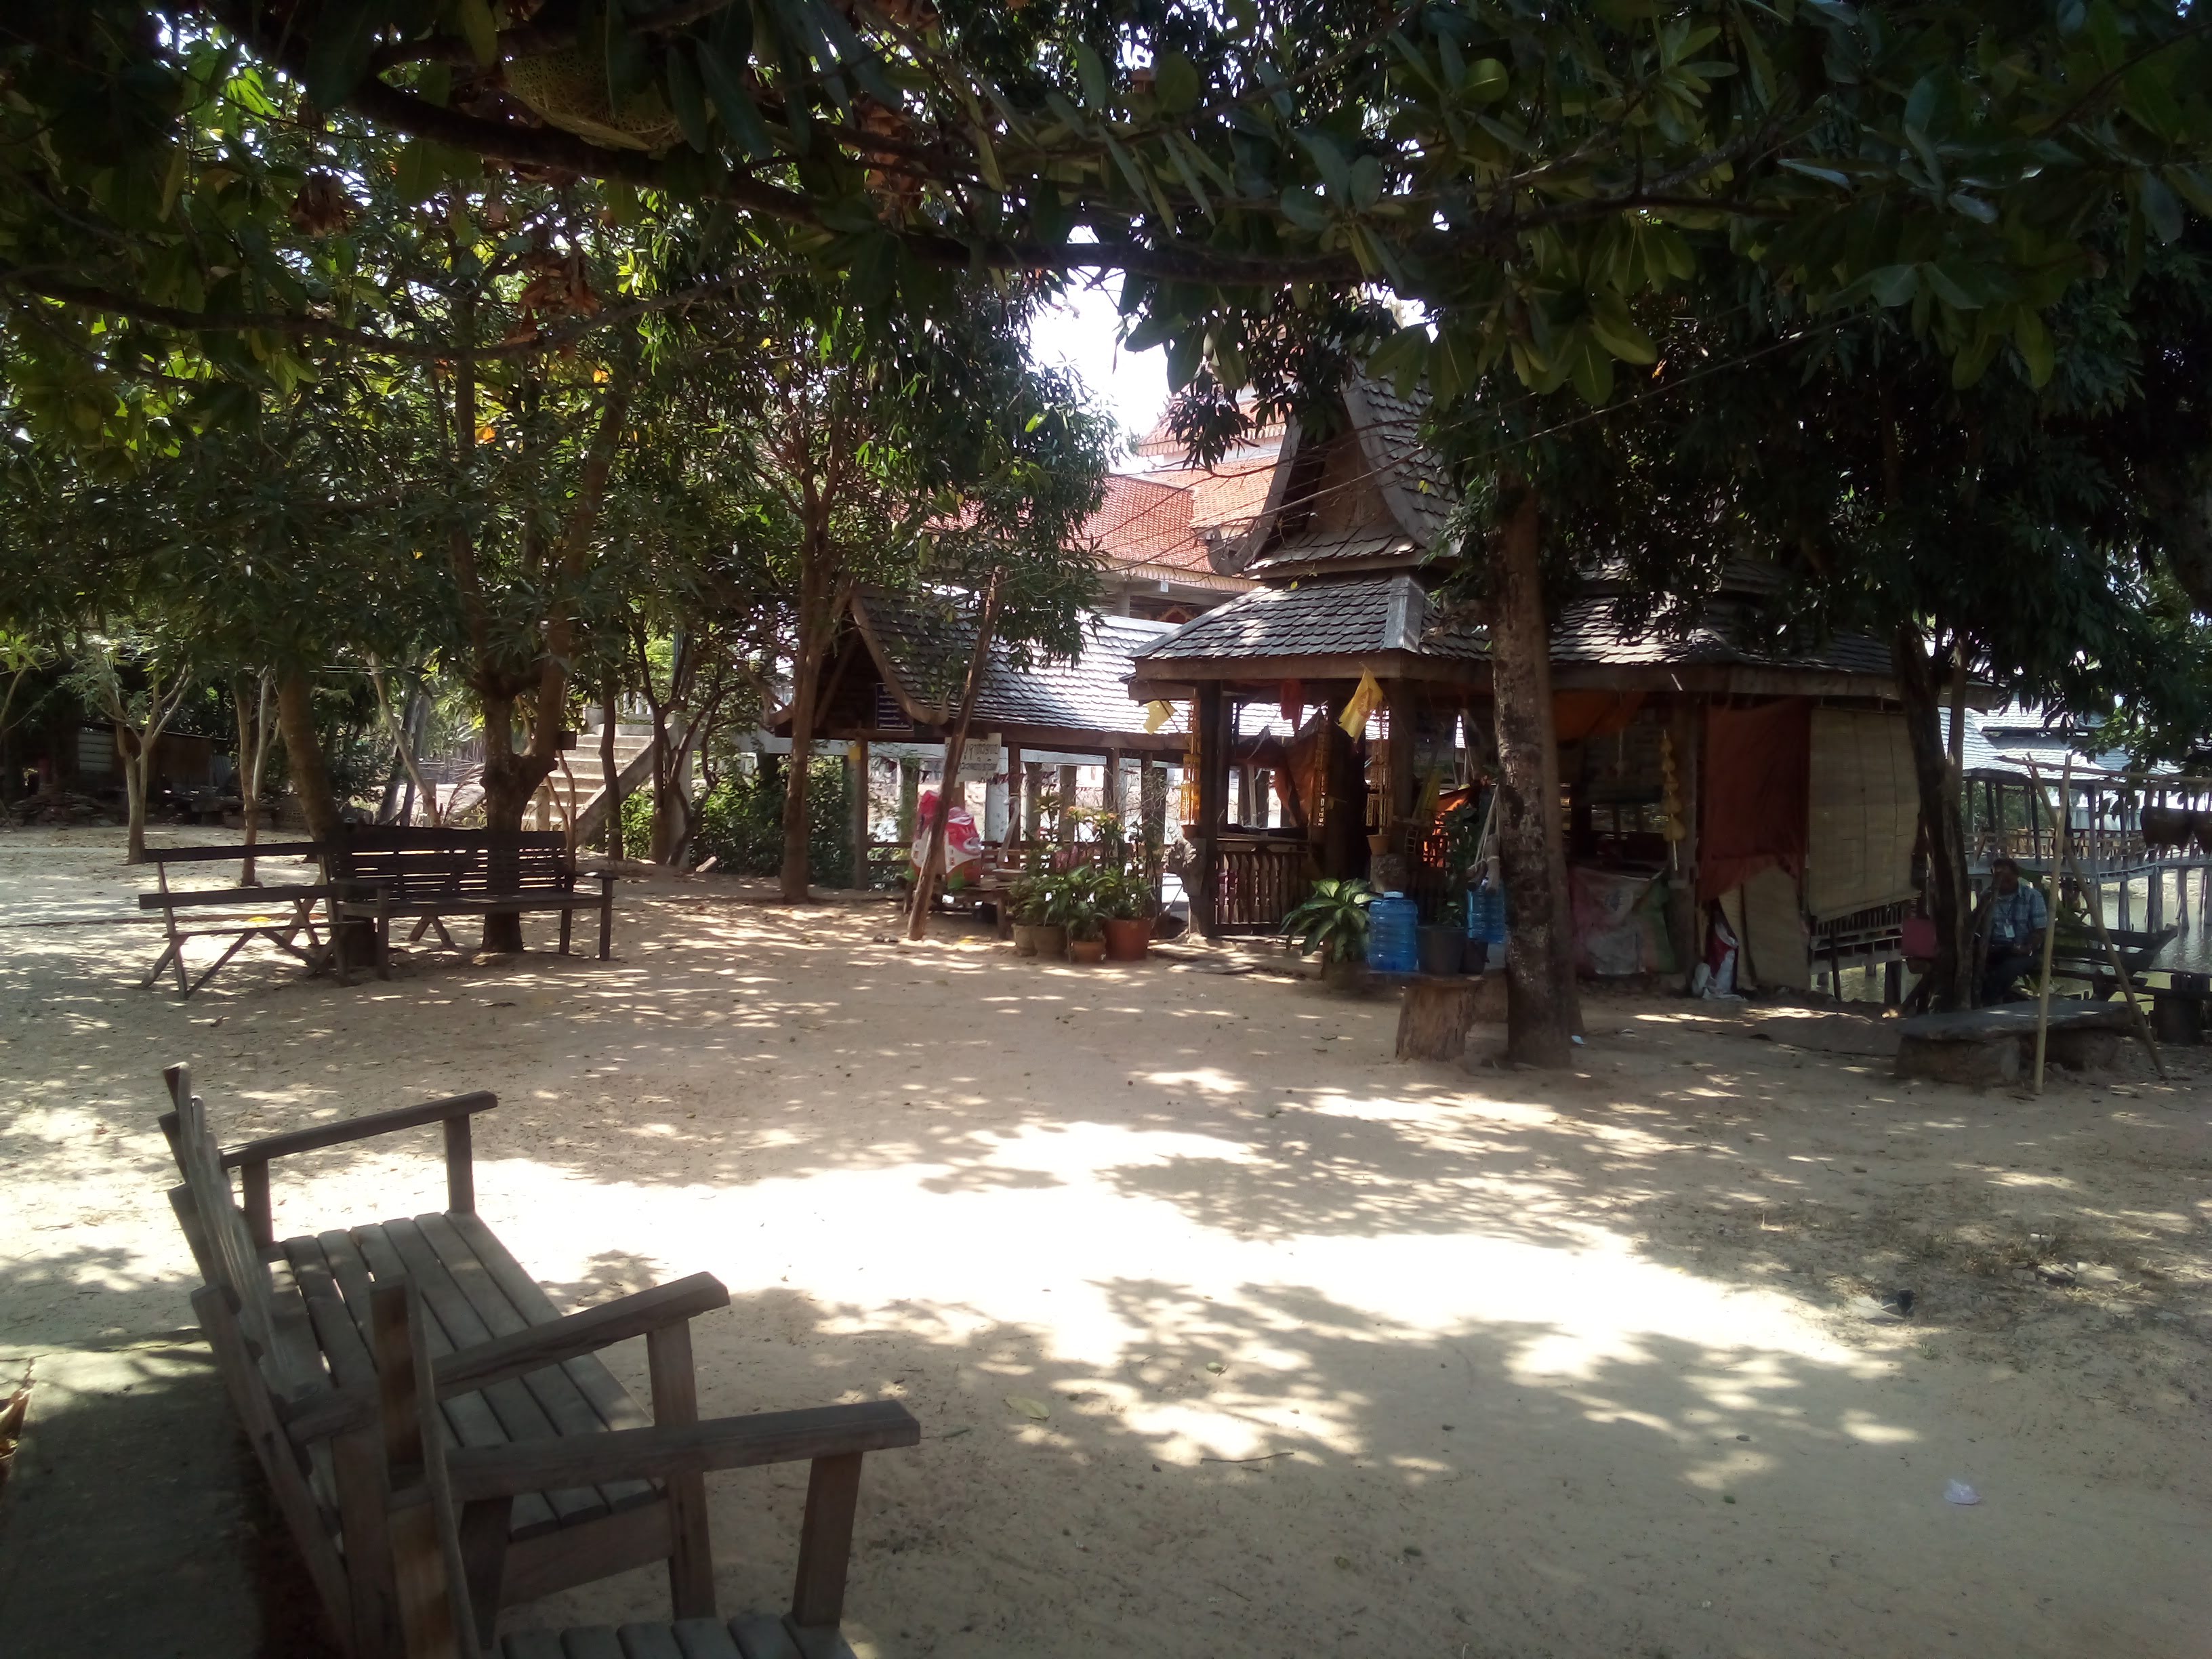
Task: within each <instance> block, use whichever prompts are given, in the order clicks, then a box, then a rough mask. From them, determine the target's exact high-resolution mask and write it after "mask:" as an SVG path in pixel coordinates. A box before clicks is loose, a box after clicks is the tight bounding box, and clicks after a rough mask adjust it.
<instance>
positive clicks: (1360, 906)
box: [1283, 877, 1375, 963]
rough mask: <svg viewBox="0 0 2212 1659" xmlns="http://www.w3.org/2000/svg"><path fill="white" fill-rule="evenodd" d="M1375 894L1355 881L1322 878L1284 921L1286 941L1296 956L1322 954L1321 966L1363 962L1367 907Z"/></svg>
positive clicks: (1364, 884)
mask: <svg viewBox="0 0 2212 1659" xmlns="http://www.w3.org/2000/svg"><path fill="white" fill-rule="evenodd" d="M1374 901H1375V890H1374V889H1373V888H1372V887H1370V886H1369V885H1368V884H1367V883H1365V882H1364V881H1362V880H1359V879H1358V878H1337V877H1324V878H1322V879H1321V880H1319V881H1317V882H1316V883H1315V884H1314V890H1313V891H1312V892H1311V893H1310V894H1308V895H1307V896H1306V898H1305V899H1304V902H1302V903H1300V904H1299V905H1298V906H1297V908H1295V909H1293V910H1292V911H1291V913H1290V914H1289V915H1286V916H1285V917H1284V918H1283V933H1284V934H1285V937H1287V938H1289V939H1295V940H1296V941H1297V947H1298V953H1299V954H1300V955H1301V956H1310V955H1312V954H1313V953H1314V952H1315V951H1320V952H1321V959H1322V962H1323V963H1345V962H1363V961H1364V960H1365V959H1366V957H1367V923H1368V915H1367V907H1368V906H1369V905H1370V904H1371V903H1373V902H1374Z"/></svg>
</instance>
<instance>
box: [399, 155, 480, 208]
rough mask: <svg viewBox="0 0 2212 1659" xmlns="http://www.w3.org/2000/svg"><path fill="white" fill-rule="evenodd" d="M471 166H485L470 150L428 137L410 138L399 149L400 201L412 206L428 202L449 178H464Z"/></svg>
mask: <svg viewBox="0 0 2212 1659" xmlns="http://www.w3.org/2000/svg"><path fill="white" fill-rule="evenodd" d="M471 165H474V166H476V167H478V168H481V167H482V165H483V164H482V163H481V162H480V161H477V158H476V157H475V156H474V155H471V154H469V153H468V152H467V151H465V150H457V149H452V148H450V147H448V146H447V145H445V144H441V143H435V142H434V141H433V140H431V139H428V138H410V139H409V140H408V141H407V143H404V144H403V145H401V146H400V149H399V155H398V161H397V173H398V179H397V180H396V182H397V185H398V191H399V199H400V200H401V201H403V202H404V203H406V204H408V205H409V206H410V207H412V206H413V205H414V204H416V203H417V202H427V201H428V200H429V199H430V197H433V196H435V195H436V194H437V193H438V188H439V186H440V185H443V184H444V183H445V182H446V180H447V179H453V178H458V177H459V176H461V175H462V174H463V173H465V172H466V171H467V170H468V168H469V167H470V166H471Z"/></svg>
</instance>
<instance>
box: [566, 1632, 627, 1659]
mask: <svg viewBox="0 0 2212 1659" xmlns="http://www.w3.org/2000/svg"><path fill="white" fill-rule="evenodd" d="M561 1653H562V1659H623V1650H622V1642H621V1640H620V1638H617V1636H616V1635H615V1632H614V1626H611V1625H584V1626H579V1627H578V1628H577V1629H574V1630H564V1631H562V1632H561Z"/></svg>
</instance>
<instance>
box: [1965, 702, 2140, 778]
mask: <svg viewBox="0 0 2212 1659" xmlns="http://www.w3.org/2000/svg"><path fill="white" fill-rule="evenodd" d="M2043 719H2044V715H2043V710H2041V709H2040V708H2033V707H2030V708H2000V709H1996V710H1994V711H1992V712H1990V713H1988V714H1984V713H1983V712H1982V711H1981V710H1980V709H1978V708H1969V709H1967V710H1966V757H1965V758H1966V773H1967V775H1969V776H1972V775H1975V774H1980V775H1984V776H1987V777H2002V778H2024V777H2026V776H2027V768H2026V767H2025V766H2022V765H2021V764H2020V763H2018V762H2015V761H2010V760H2005V759H2002V758H2000V757H2003V756H2007V755H2020V756H2033V757H2034V758H2035V759H2036V760H2037V761H2039V762H2040V763H2042V764H2043V765H2044V767H2045V768H2046V769H2047V773H2048V775H2053V776H2055V775H2057V773H2058V772H2059V771H2060V770H2061V769H2063V767H2064V766H2065V764H2066V757H2067V755H2068V754H2069V752H2070V753H2071V754H2072V755H2073V756H2074V757H2075V763H2076V764H2077V765H2079V764H2081V763H2082V762H2085V761H2086V762H2087V763H2088V764H2089V765H2091V766H2093V767H2098V768H2100V769H2103V770H2106V771H2108V772H2123V771H2125V770H2126V769H2127V767H2128V757H2127V756H2126V755H2124V754H2123V753H2122V752H2120V751H2119V750H2106V751H2105V752H2104V753H2101V754H2100V753H2099V752H2098V751H2097V750H2096V747H2095V745H2096V741H2097V734H2096V733H2095V732H2069V731H2068V730H2067V729H2066V728H2065V727H2064V726H2045V724H2044V723H2043Z"/></svg>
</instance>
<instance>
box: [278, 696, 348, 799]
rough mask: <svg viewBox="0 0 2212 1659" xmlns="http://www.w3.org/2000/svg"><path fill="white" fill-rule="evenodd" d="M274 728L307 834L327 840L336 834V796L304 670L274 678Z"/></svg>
mask: <svg viewBox="0 0 2212 1659" xmlns="http://www.w3.org/2000/svg"><path fill="white" fill-rule="evenodd" d="M276 726H277V729H278V730H279V731H281V732H283V734H284V752H285V754H286V755H287V756H288V757H290V760H291V763H292V787H293V789H294V790H295V791H296V792H297V793H298V794H299V797H300V810H301V811H303V812H304V813H306V814H307V833H308V835H310V836H313V838H314V839H315V840H317V841H327V840H329V839H330V837H331V836H333V835H335V834H337V827H338V823H339V821H340V819H339V812H338V802H337V796H336V795H334V794H332V793H331V775H330V770H329V769H328V768H326V767H325V765H324V764H323V744H322V739H321V738H319V737H318V736H317V735H316V732H315V702H314V687H313V684H310V683H309V681H308V679H307V673H306V671H304V670H301V669H298V668H288V669H285V670H284V671H283V672H282V673H280V674H279V675H278V676H277V677H276Z"/></svg>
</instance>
